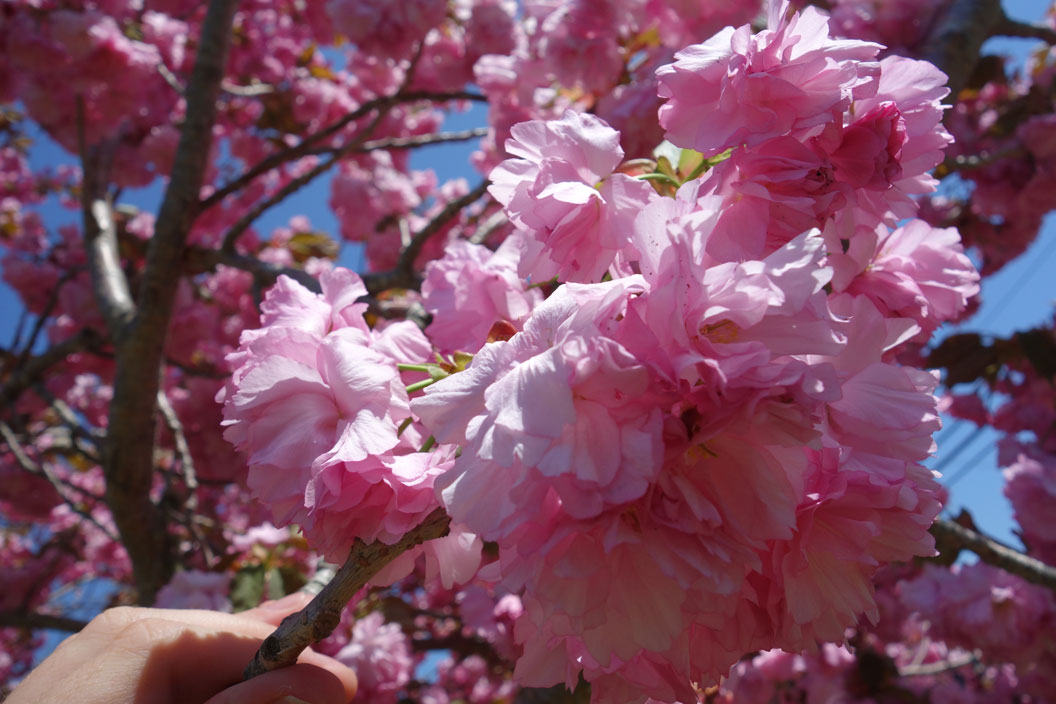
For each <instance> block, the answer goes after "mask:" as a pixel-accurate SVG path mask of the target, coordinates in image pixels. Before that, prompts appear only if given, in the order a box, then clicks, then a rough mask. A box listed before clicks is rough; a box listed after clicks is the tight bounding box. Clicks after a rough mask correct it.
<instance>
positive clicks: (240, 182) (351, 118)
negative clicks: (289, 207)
mask: <svg viewBox="0 0 1056 704" xmlns="http://www.w3.org/2000/svg"><path fill="white" fill-rule="evenodd" d="M455 100H470V101H477V102H487V98H485V97H484V96H483V95H480V94H479V93H470V92H465V91H455V92H451V93H435V92H429V91H407V92H404V93H400V94H396V95H386V96H382V97H380V98H375V99H373V100H370V101H368V102H366V103H363V104H362V105H360V106H359V107H358V108H356V109H355V110H353V111H352V112H350V113H348V114H347V115H345V116H344V117H342V118H341V119H339V120H337V121H336V122H334V123H333V124H331V125H329V126H327V127H324V128H323V129H321V130H319V131H318V132H315V133H313V134H310V135H308V136H307V137H305V138H304V139H302V140H301V141H300V142H298V143H297V144H295V145H294V146H292V147H287V148H286V149H283V150H282V151H279V152H276V153H274V154H272V155H270V156H267V157H265V158H263V159H261V160H260V161H259V162H258V163H256V164H255V165H253V166H251V167H250V168H249V169H247V170H246V171H245V172H243V173H242V174H241V175H239V176H237V177H236V178H235V179H234V180H233V181H230V182H229V183H227V184H225V185H223V186H221V187H220V188H218V189H217V190H216V191H214V192H213V193H212V194H211V195H210V196H209V197H208V198H206V199H205V200H203V201H202V203H201V209H202V210H206V209H207V208H211V207H212V206H214V205H216V204H217V203H219V202H220V201H222V200H223V199H224V198H226V197H227V196H229V195H231V194H232V193H235V192H236V191H240V190H241V189H243V188H245V187H246V186H248V185H249V184H250V183H252V182H253V181H254V180H256V179H257V178H258V177H260V176H262V175H263V174H266V173H268V172H269V171H271V170H272V169H276V168H278V167H280V166H282V165H283V164H285V163H288V162H290V161H294V160H296V159H300V158H301V157H304V156H307V155H308V154H310V153H312V150H313V149H315V148H316V146H317V145H320V144H322V143H323V142H325V141H326V140H328V139H330V138H331V137H333V136H334V135H336V134H337V133H339V132H340V131H341V130H343V129H344V128H345V127H347V126H348V125H349V124H351V123H352V122H355V121H356V120H359V119H360V118H363V117H366V116H367V115H369V114H370V113H372V112H374V111H375V110H385V109H387V108H391V107H394V106H396V105H399V104H402V103H417V102H424V101H432V102H436V103H440V102H451V101H455Z"/></svg>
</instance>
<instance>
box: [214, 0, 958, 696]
mask: <svg viewBox="0 0 1056 704" xmlns="http://www.w3.org/2000/svg"><path fill="white" fill-rule="evenodd" d="M569 11H572V10H569ZM768 12H769V19H768V22H769V24H768V28H767V29H765V30H763V31H762V32H759V33H757V34H753V33H752V31H751V28H750V27H749V26H747V25H745V26H742V27H740V28H739V29H734V28H732V27H731V28H727V29H725V30H723V31H721V32H720V33H719V34H717V35H715V37H713V38H712V39H710V40H708V41H707V42H705V43H703V44H699V45H693V46H690V47H688V48H686V49H683V50H682V51H680V52H679V53H677V54H675V56H674V61H673V63H671V64H667V65H664V66H662V67H660V68H659V69H658V70H657V78H658V80H659V95H660V96H661V97H662V98H665V99H666V102H665V103H664V104H663V106H662V107H661V108H660V111H659V124H660V126H661V127H662V128H663V129H664V130H666V137H667V139H668V140H669V143H670V145H671V147H670V149H672V150H674V153H676V154H677V155H678V156H677V157H676V158H675V161H677V162H679V164H680V166H681V164H682V162H683V161H684V160H685V161H687V162H690V163H692V164H693V167H691V168H690V169H689V173H685V174H683V173H682V172H681V171H676V172H674V173H673V174H672V173H665V172H664V171H663V170H662V169H661V168H660V164H659V162H654V163H653V166H654V167H655V170H652V171H650V170H649V169H646V170H645V171H646V172H644V173H643V172H642V169H641V167H640V166H637V167H629V166H621V164H623V162H624V152H623V149H622V148H621V146H620V141H621V140H620V134H619V133H618V132H617V131H616V130H614V129H613V128H612V127H610V126H609V125H608V124H606V123H605V122H604V121H603V120H602V119H600V118H598V117H594V116H591V115H589V114H584V113H579V112H576V111H574V110H566V111H565V112H564V114H563V115H562V116H561V117H560V118H559V119H553V120H549V121H543V120H535V121H528V122H522V123H519V124H516V125H514V126H512V128H511V129H510V134H511V138H510V139H509V140H508V141H507V143H506V152H507V153H508V154H509V156H510V158H509V159H507V160H505V161H503V162H502V163H500V164H498V166H497V167H496V168H495V169H494V170H493V171H492V172H491V180H492V186H491V189H490V191H491V194H492V195H493V197H494V198H495V199H496V200H497V201H498V202H499V203H500V204H502V205H503V206H504V209H505V212H506V214H507V216H508V217H509V219H510V221H511V222H512V224H513V226H514V232H513V234H511V235H510V236H509V238H508V239H507V241H506V243H505V244H504V245H503V247H502V248H500V250H499V251H498V252H495V253H494V254H490V253H489V252H488V251H487V250H483V249H481V248H480V247H479V245H472V244H468V243H456V244H454V245H452V246H450V247H449V248H448V250H447V252H446V253H445V254H444V256H443V257H442V258H441V259H440V260H438V261H437V262H435V263H433V264H431V265H430V266H429V267H427V269H426V285H425V286H424V287H423V303H424V305H425V307H426V309H427V310H428V311H429V312H430V313H432V315H433V323H432V324H431V325H430V327H429V328H427V330H426V333H427V335H429V336H435V337H432V339H430V337H427V336H426V335H423V334H421V333H420V332H419V331H418V329H417V328H415V327H414V326H413V325H411V324H409V323H389V324H381V323H379V324H378V325H375V326H374V327H373V328H371V327H369V326H368V325H367V324H366V322H365V319H364V317H363V314H362V304H357V303H354V301H355V300H356V299H357V298H358V297H359V296H360V295H362V294H363V293H365V292H366V291H365V289H364V288H362V284H361V283H360V281H359V279H358V277H356V276H355V275H354V274H351V273H349V272H345V271H343V270H340V269H337V270H334V271H333V272H329V273H325V274H323V276H322V278H321V283H322V293H320V294H312V293H311V292H309V291H308V290H307V289H305V288H303V287H302V286H301V285H299V284H297V283H295V282H293V281H292V280H289V279H280V282H279V284H278V285H277V286H276V287H275V288H274V289H272V290H271V291H269V293H268V295H267V298H266V300H265V302H264V304H263V307H262V310H263V316H262V325H263V327H262V328H261V329H260V330H259V331H249V332H246V333H243V336H242V341H241V347H240V350H239V352H238V353H237V354H236V355H234V356H233V357H231V358H230V359H229V361H230V363H231V364H232V365H233V366H236V367H237V369H236V371H235V374H234V376H233V377H232V381H231V384H230V386H229V388H228V390H227V391H226V392H225V394H224V400H225V404H226V405H225V418H226V420H225V424H226V426H227V430H226V431H225V436H226V437H227V438H228V439H229V440H231V441H232V442H233V443H235V444H236V445H237V446H239V447H240V448H242V449H243V450H244V451H245V452H246V453H247V456H248V459H249V464H250V473H249V477H248V482H249V486H250V488H251V489H252V490H253V491H254V492H255V493H256V494H257V496H259V497H260V498H262V499H263V500H264V501H265V502H266V503H267V504H268V505H270V506H271V507H272V510H273V512H274V514H275V516H276V518H277V520H279V521H280V522H282V523H286V522H291V521H294V522H297V523H298V524H300V525H301V526H302V528H303V529H304V530H305V534H306V536H307V537H308V539H309V540H310V541H311V542H312V543H313V545H315V546H317V547H318V548H319V549H321V550H323V551H324V553H325V554H327V555H330V556H333V557H337V558H339V557H340V556H341V555H342V553H343V552H344V551H345V550H347V548H348V547H349V545H350V543H351V540H352V539H353V538H354V537H360V538H362V539H364V540H371V539H381V540H383V541H385V542H394V541H395V540H396V539H398V538H399V537H400V535H402V534H403V532H405V531H406V530H408V529H409V528H410V527H412V526H413V525H414V524H415V523H417V522H418V521H420V520H421V519H422V518H423V517H424V516H425V515H426V514H427V513H428V512H429V511H431V510H432V509H433V508H435V506H436V505H437V502H439V505H441V506H443V508H444V509H445V510H446V511H447V512H448V513H449V515H450V516H451V517H452V519H453V521H454V522H455V524H456V525H458V526H463V527H464V530H466V531H469V532H468V533H464V534H463V533H460V532H458V533H456V536H465V537H464V539H462V540H461V541H460V543H459V545H458V548H459V550H460V551H461V550H466V549H470V550H471V549H472V548H473V546H474V545H479V542H477V540H478V539H477V538H475V537H474V536H479V538H480V539H483V540H485V541H491V542H494V543H495V544H497V546H498V558H497V560H495V561H492V562H489V563H487V564H486V565H485V566H484V567H483V568H482V571H481V577H482V578H484V579H487V580H490V581H492V582H494V583H496V584H498V585H501V587H502V588H503V589H505V590H508V591H510V592H513V593H520V594H521V595H522V597H521V598H522V600H523V607H524V612H523V614H522V615H521V616H520V618H518V620H517V622H516V626H515V637H516V641H517V643H518V645H519V647H520V648H521V650H522V653H521V655H520V658H519V659H518V662H517V667H516V672H515V674H516V677H517V680H518V681H519V682H520V683H521V684H522V685H531V686H548V685H551V684H555V683H564V684H566V685H567V686H569V687H573V686H574V685H575V683H576V681H577V679H578V678H579V676H580V675H581V674H582V676H584V677H585V678H586V679H587V680H588V681H589V682H591V684H592V687H593V689H592V691H593V697H594V699H595V700H596V701H628V700H635V699H640V698H644V697H647V696H649V697H653V698H655V699H658V700H662V701H675V700H681V701H688V700H691V699H692V698H693V697H694V696H695V695H694V691H695V690H694V687H698V688H699V687H707V686H710V685H711V684H713V683H715V682H717V681H718V679H719V678H720V677H721V676H723V675H724V674H725V673H726V671H727V670H728V669H729V667H730V666H731V665H733V664H734V663H735V662H736V661H737V660H738V659H739V658H740V657H741V656H742V655H743V654H744V653H745V652H749V651H752V650H760V649H769V648H774V647H780V648H783V649H785V650H788V651H793V652H795V651H800V650H803V649H811V648H814V647H816V644H817V643H820V642H832V641H840V640H841V639H842V638H843V636H844V630H845V629H846V628H847V627H848V626H851V625H853V624H854V623H856V622H857V621H858V619H859V618H861V617H863V616H865V617H866V618H869V619H870V620H875V619H876V618H877V614H878V612H877V607H876V605H875V602H874V599H873V596H872V588H871V582H870V580H871V577H872V574H873V572H874V570H875V568H876V566H877V565H878V564H880V563H884V562H890V561H894V560H906V559H909V558H910V557H912V556H914V555H928V554H930V553H931V551H932V550H933V542H932V539H931V537H930V535H929V534H928V532H927V529H928V526H929V525H930V523H931V521H932V520H933V519H934V517H935V515H936V514H937V512H938V510H939V499H938V484H937V483H936V482H935V480H934V478H933V477H932V475H931V473H930V472H929V471H928V470H926V469H924V468H923V467H922V466H921V465H920V464H919V463H920V462H921V461H922V460H924V459H925V458H926V457H927V456H928V454H929V452H930V451H931V449H932V447H933V443H932V440H931V434H932V433H933V432H934V431H935V430H937V429H938V427H939V421H938V414H937V408H936V399H935V397H934V395H933V393H932V392H933V391H934V389H935V386H936V383H937V379H936V377H935V376H934V375H933V374H930V373H927V372H924V371H921V370H919V369H914V368H911V367H901V366H898V365H896V364H894V363H893V362H892V354H893V350H896V349H897V348H898V346H899V345H900V344H902V343H904V342H906V341H907V340H910V339H913V338H916V339H918V340H920V339H927V336H928V335H929V333H930V332H931V331H932V330H934V328H935V327H936V326H937V325H938V324H939V323H941V322H942V321H944V320H948V319H950V318H952V317H954V316H956V315H957V314H959V313H960V312H961V311H962V310H963V309H964V307H965V305H966V303H967V299H968V298H969V297H971V296H972V295H974V293H975V292H976V291H977V283H976V282H977V278H978V277H977V275H976V273H975V271H974V269H973V267H972V265H971V263H970V262H969V260H968V259H967V257H965V256H964V254H963V253H962V252H961V251H960V247H959V244H958V238H957V234H956V232H955V231H954V230H935V229H934V228H932V227H931V226H929V225H927V224H926V223H924V222H922V221H917V220H912V221H909V222H908V223H906V224H903V225H902V226H901V227H896V225H898V224H899V223H900V221H903V220H905V219H906V218H908V217H911V216H912V215H913V214H914V212H915V202H914V200H912V197H911V196H914V195H918V194H921V193H926V192H929V191H930V190H932V189H933V188H934V185H935V181H934V179H933V178H932V177H931V176H930V175H929V173H928V171H929V170H930V169H931V168H932V167H934V166H935V165H936V164H938V163H939V161H940V160H941V159H942V149H943V148H944V147H945V145H946V144H947V143H948V142H949V135H948V134H947V133H946V132H945V130H943V128H942V126H941V117H942V107H941V104H940V100H941V99H942V98H943V97H944V95H945V90H944V89H943V87H942V86H943V82H944V77H943V75H942V74H941V72H939V71H938V70H936V69H935V68H934V67H932V66H930V65H929V64H926V63H923V62H919V61H913V60H910V59H904V58H900V57H890V58H887V59H884V60H880V61H878V60H877V54H878V52H879V51H880V48H881V47H880V46H879V45H877V44H871V43H868V42H863V41H857V40H838V39H834V38H832V37H831V36H830V35H829V33H828V20H827V18H826V17H825V16H824V15H822V14H821V13H819V12H818V11H816V10H815V9H813V8H807V9H805V10H804V11H802V12H799V13H793V12H790V10H789V8H788V6H787V3H779V2H772V3H770V4H769V6H768ZM544 22H545V20H544ZM584 80H587V83H588V84H589V83H590V80H592V79H590V80H588V79H584ZM661 158H665V157H661ZM654 183H655V186H654V185H653V184H654ZM475 247H476V248H475ZM547 282H549V283H547ZM538 284H545V286H543V288H547V287H548V288H549V289H551V290H552V292H551V293H550V295H549V296H548V297H546V298H545V300H543V299H542V295H541V293H540V288H539V287H538ZM478 301H482V302H483V303H482V304H478V303H477V302H478ZM467 302H473V305H472V307H470V306H468V305H466V304H467ZM485 343H486V344H485ZM482 345H483V346H482ZM438 353H439V356H438ZM452 355H453V356H452ZM467 357H471V358H472V361H471V362H470V363H469V364H468V366H466V364H465V359H466V358H467ZM421 389H424V393H421V394H419V390H421ZM461 530H463V529H461V528H460V531H461ZM460 551H454V552H452V551H447V550H443V551H438V554H437V555H436V558H437V560H438V561H439V563H440V565H441V567H440V570H441V572H443V573H446V572H447V571H448V570H450V571H451V572H452V573H457V574H460V575H462V577H461V579H460V580H458V581H465V580H466V579H468V578H469V577H472V572H473V571H475V570H476V566H475V563H474V562H473V559H472V558H471V557H469V556H467V555H466V554H465V553H464V552H460ZM448 561H450V563H457V564H458V567H457V568H451V567H444V563H445V562H448ZM470 565H472V568H471V569H467V567H468V566H470Z"/></svg>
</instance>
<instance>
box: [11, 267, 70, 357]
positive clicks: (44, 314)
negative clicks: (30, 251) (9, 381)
mask: <svg viewBox="0 0 1056 704" xmlns="http://www.w3.org/2000/svg"><path fill="white" fill-rule="evenodd" d="M80 272H81V267H74V268H72V269H70V270H68V271H66V272H65V273H63V275H62V276H60V277H59V280H58V281H56V282H55V285H54V286H53V287H52V289H51V291H49V292H48V302H47V303H45V304H44V309H43V310H42V311H41V312H40V315H39V316H37V320H36V322H35V323H34V324H33V330H31V331H30V333H29V339H28V340H26V346H25V347H23V348H22V352H21V353H20V354H19V355H18V363H19V365H22V364H25V362H26V360H27V359H29V355H30V354H31V353H32V352H33V346H34V345H36V344H37V338H38V337H40V333H41V332H42V331H43V330H44V324H45V323H46V322H47V321H48V318H50V317H51V314H52V312H53V311H54V310H55V306H56V305H58V303H59V292H60V291H62V287H63V286H65V285H66V284H67V283H68V282H69V281H70V279H72V278H73V277H74V276H76V275H77V274H79V273H80Z"/></svg>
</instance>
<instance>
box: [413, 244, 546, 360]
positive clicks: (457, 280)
mask: <svg viewBox="0 0 1056 704" xmlns="http://www.w3.org/2000/svg"><path fill="white" fill-rule="evenodd" d="M519 256H520V251H519V249H518V244H517V241H516V240H515V239H513V238H510V239H507V240H506V241H505V242H504V243H503V244H502V246H501V247H499V249H498V250H497V251H496V252H491V251H490V250H488V249H487V248H486V247H482V246H480V245H475V244H470V243H469V242H465V241H456V242H453V243H452V244H451V245H450V246H449V247H448V248H447V251H446V253H445V254H444V256H443V258H442V259H438V260H436V261H434V262H430V263H429V264H428V265H427V266H426V267H425V281H424V282H423V283H422V304H423V305H424V306H425V309H426V310H427V311H429V313H430V314H431V315H432V316H433V321H432V323H430V324H429V327H428V329H427V333H428V335H429V337H430V339H431V340H432V341H433V343H434V344H435V345H436V346H437V347H439V348H440V349H441V350H445V351H448V352H453V351H455V350H464V351H473V350H477V349H480V347H482V346H483V345H484V343H485V342H487V341H488V336H489V334H490V333H491V332H492V328H493V327H494V326H496V325H502V324H505V325H507V326H509V327H510V328H511V329H512V330H513V331H517V330H520V329H521V328H522V327H523V325H524V321H525V320H527V319H528V314H529V313H530V312H531V310H532V308H534V307H535V306H536V305H538V304H539V302H540V301H542V298H543V297H542V294H541V293H540V292H539V291H538V290H537V289H527V283H526V282H525V280H524V279H522V278H520V277H519V276H518V275H517V262H518V259H519Z"/></svg>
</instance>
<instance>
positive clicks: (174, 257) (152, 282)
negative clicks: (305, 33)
mask: <svg viewBox="0 0 1056 704" xmlns="http://www.w3.org/2000/svg"><path fill="white" fill-rule="evenodd" d="M237 6H238V0H212V2H210V3H209V8H208V10H207V12H206V16H205V20H204V21H203V23H202V30H201V36H200V39H199V43H198V52H197V55H196V57H195V63H194V69H193V71H192V72H191V78H190V81H189V82H188V84H187V90H186V100H187V110H186V118H185V119H184V123H183V127H182V129H181V131H180V141H179V145H178V146H177V148H176V156H175V158H174V161H173V168H172V173H171V176H170V179H169V185H168V188H166V190H165V196H164V199H163V200H162V204H161V208H160V210H159V212H158V217H157V219H156V223H157V224H156V226H155V229H154V236H153V238H151V241H150V246H149V248H148V250H147V258H146V266H145V268H144V271H143V277H142V283H141V286H140V291H139V308H138V310H137V312H136V315H135V317H134V318H133V320H132V321H131V323H129V325H128V326H127V331H126V333H125V334H124V335H122V336H121V337H120V338H117V339H115V343H116V344H117V355H116V357H117V360H116V361H117V365H116V373H115V378H114V396H113V401H112V402H111V404H110V416H109V423H108V430H109V436H108V438H107V446H106V452H105V461H104V463H103V469H104V473H105V476H106V497H107V503H108V504H109V506H110V509H111V511H112V512H113V514H114V520H115V522H116V523H117V526H118V530H119V531H120V533H121V539H122V541H123V542H124V545H125V548H126V549H127V550H128V554H129V557H130V558H131V560H132V567H133V574H134V576H135V581H136V588H137V590H138V593H139V601H140V602H141V603H144V604H150V603H152V602H153V601H154V595H155V593H156V592H157V590H158V589H159V588H160V587H161V586H162V585H163V584H165V583H166V582H167V581H168V577H169V575H170V574H171V571H172V568H173V565H172V562H173V561H172V560H171V559H170V555H171V553H172V551H173V546H172V541H171V539H170V538H169V536H168V532H167V530H166V527H165V521H164V517H163V514H162V512H161V511H160V510H158V508H157V507H156V506H155V505H154V504H153V502H152V501H151V500H150V487H151V481H152V479H153V470H154V442H155V430H156V420H155V416H156V414H157V394H158V389H159V385H160V380H159V374H160V370H161V365H162V361H163V352H164V349H165V340H166V337H167V333H168V327H169V320H170V318H171V316H172V308H173V302H174V299H175V295H176V288H177V284H178V283H179V278H180V276H181V275H182V269H183V267H182V257H183V252H184V246H185V242H186V239H187V234H188V232H189V231H190V229H191V225H192V223H193V222H194V219H195V217H196V216H197V214H198V210H199V208H198V206H199V191H200V189H201V185H202V174H203V173H204V171H205V167H206V163H207V160H208V158H209V147H210V144H211V141H212V128H213V123H214V121H215V117H216V101H217V96H218V94H219V91H220V82H221V79H222V78H223V75H224V68H225V66H226V62H227V49H228V42H229V39H230V36H231V24H232V21H233V19H234V14H235V10H236V8H237Z"/></svg>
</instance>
